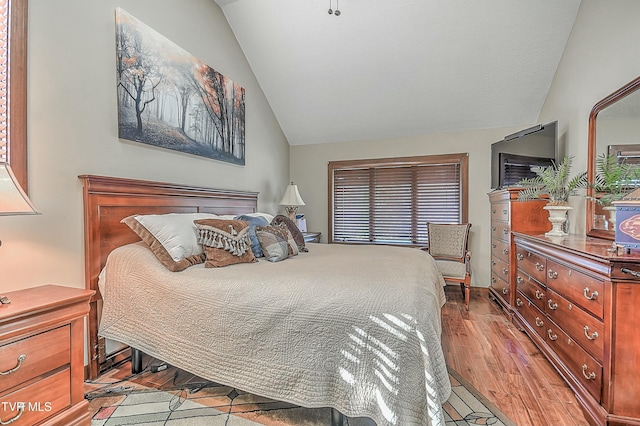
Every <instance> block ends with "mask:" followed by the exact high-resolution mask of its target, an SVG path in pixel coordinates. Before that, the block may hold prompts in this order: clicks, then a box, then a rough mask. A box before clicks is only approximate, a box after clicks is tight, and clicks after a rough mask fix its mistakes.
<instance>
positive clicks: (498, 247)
mask: <svg viewBox="0 0 640 426" xmlns="http://www.w3.org/2000/svg"><path fill="white" fill-rule="evenodd" d="M509 249H510V244H509V243H508V242H506V241H501V240H496V239H495V238H492V239H491V253H492V254H493V255H494V256H496V257H497V258H498V259H500V260H502V261H503V262H509Z"/></svg>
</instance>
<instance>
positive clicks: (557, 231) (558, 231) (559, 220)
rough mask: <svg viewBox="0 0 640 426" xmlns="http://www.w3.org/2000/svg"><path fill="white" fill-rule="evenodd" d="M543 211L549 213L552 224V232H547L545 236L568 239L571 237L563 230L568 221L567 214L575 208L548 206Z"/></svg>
mask: <svg viewBox="0 0 640 426" xmlns="http://www.w3.org/2000/svg"><path fill="white" fill-rule="evenodd" d="M543 209H545V210H547V211H548V212H549V222H551V231H549V232H546V233H545V234H544V235H546V236H547V237H566V236H567V235H569V234H567V233H566V232H564V231H563V230H562V225H563V224H564V223H565V222H566V221H567V212H568V211H569V210H571V209H573V207H571V206H555V205H553V206H552V205H548V204H547V205H546V206H544V207H543Z"/></svg>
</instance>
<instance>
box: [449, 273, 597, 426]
mask: <svg viewBox="0 0 640 426" xmlns="http://www.w3.org/2000/svg"><path fill="white" fill-rule="evenodd" d="M446 294H447V300H448V302H447V304H446V305H445V306H444V308H443V311H442V321H443V332H442V345H443V349H444V355H445V359H446V362H447V365H448V366H450V367H451V368H453V369H454V370H455V371H457V372H458V373H459V374H460V375H461V376H462V377H464V378H465V379H466V380H467V381H469V382H470V383H471V384H472V385H473V386H474V387H475V388H476V389H478V390H479V391H480V393H482V394H483V395H484V396H485V397H486V398H487V399H489V400H490V401H491V402H492V403H494V404H495V405H496V406H497V407H499V408H500V409H501V410H502V411H503V412H504V413H505V414H506V415H507V416H508V417H509V418H510V419H511V420H513V421H514V422H515V423H516V424H518V425H519V426H547V425H548V426H563V425H567V426H587V425H588V424H589V423H588V422H587V421H586V419H585V417H584V415H583V413H582V410H581V409H580V406H579V404H578V402H577V401H576V398H575V395H574V393H573V391H571V389H570V388H569V387H568V386H567V385H566V383H565V382H564V381H563V380H562V379H561V378H560V375H559V374H558V373H557V372H556V370H555V369H554V368H553V366H552V365H551V364H550V363H549V362H548V361H547V360H546V358H545V357H544V355H542V353H541V352H540V351H538V349H537V348H536V347H535V346H534V345H533V343H532V342H531V340H530V339H529V337H528V336H527V335H526V334H525V333H524V332H522V331H520V330H518V329H517V328H516V327H515V326H514V325H513V324H512V323H511V322H510V321H509V320H508V319H507V317H506V316H505V315H504V314H503V312H502V310H501V309H500V308H499V307H498V305H497V304H496V303H494V302H492V301H490V300H489V295H488V289H480V288H472V291H471V303H470V310H469V311H468V312H467V311H466V310H465V309H464V302H463V298H462V292H461V291H460V289H459V287H457V286H455V285H452V286H447V289H446Z"/></svg>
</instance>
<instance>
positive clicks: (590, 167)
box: [585, 77, 640, 241]
mask: <svg viewBox="0 0 640 426" xmlns="http://www.w3.org/2000/svg"><path fill="white" fill-rule="evenodd" d="M639 89H640V77H638V78H636V79H635V80H633V81H631V82H630V83H627V84H626V85H624V86H622V87H621V88H620V89H618V90H616V91H615V92H613V93H612V94H610V95H609V96H607V97H606V98H604V99H602V100H601V101H600V102H598V103H597V104H595V106H594V107H593V109H592V110H591V113H590V114H589V144H588V148H587V161H588V163H587V181H588V182H589V183H593V182H595V178H596V156H597V155H598V154H597V152H596V118H597V117H598V113H599V112H600V111H602V110H603V109H605V108H606V107H608V106H609V105H611V104H614V103H616V102H618V101H619V100H620V99H622V98H624V97H626V96H628V95H630V94H631V93H633V92H635V91H636V90H639ZM593 195H594V191H593V188H592V187H591V186H587V202H586V207H587V209H586V210H587V214H586V220H587V226H586V228H585V229H586V231H587V232H586V233H587V235H588V236H590V237H595V238H603V239H606V240H611V241H613V240H615V231H614V230H606V229H598V228H594V227H593V215H594V213H595V201H594V200H593V198H592V197H593Z"/></svg>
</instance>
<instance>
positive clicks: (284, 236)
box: [256, 226, 298, 262]
mask: <svg viewBox="0 0 640 426" xmlns="http://www.w3.org/2000/svg"><path fill="white" fill-rule="evenodd" d="M256 236H257V237H258V241H259V242H260V247H261V248H262V253H263V254H264V257H265V258H266V259H267V260H268V261H270V262H279V261H281V260H284V259H286V258H288V257H291V256H295V255H297V254H298V246H297V244H296V242H295V241H294V240H293V237H292V236H291V232H289V229H287V227H286V226H256Z"/></svg>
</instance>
